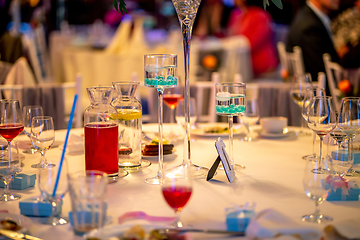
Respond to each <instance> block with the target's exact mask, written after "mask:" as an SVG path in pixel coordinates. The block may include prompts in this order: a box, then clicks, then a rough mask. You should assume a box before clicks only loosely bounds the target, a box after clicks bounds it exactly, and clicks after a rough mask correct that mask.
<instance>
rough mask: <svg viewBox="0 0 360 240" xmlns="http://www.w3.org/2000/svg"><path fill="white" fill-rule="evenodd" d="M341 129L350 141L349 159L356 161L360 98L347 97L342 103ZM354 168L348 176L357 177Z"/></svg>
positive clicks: (339, 123) (359, 126)
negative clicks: (355, 151) (355, 145)
mask: <svg viewBox="0 0 360 240" xmlns="http://www.w3.org/2000/svg"><path fill="white" fill-rule="evenodd" d="M338 127H339V129H340V130H341V131H342V132H343V133H345V134H346V136H347V138H348V140H349V144H348V147H349V149H350V150H349V153H350V154H348V158H349V161H350V158H352V159H354V156H353V154H354V152H353V139H354V137H355V136H356V135H358V134H359V133H360V98H359V97H345V98H343V99H342V101H341V107H340V113H339V119H338ZM357 175H358V172H355V171H354V170H353V169H352V168H351V169H350V170H349V172H348V176H357Z"/></svg>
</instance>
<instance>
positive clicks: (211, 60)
mask: <svg viewBox="0 0 360 240" xmlns="http://www.w3.org/2000/svg"><path fill="white" fill-rule="evenodd" d="M202 64H203V66H204V67H206V68H207V69H210V70H215V68H216V66H217V65H218V60H217V58H216V57H215V56H214V55H210V54H209V55H206V56H205V57H204V58H203V59H202Z"/></svg>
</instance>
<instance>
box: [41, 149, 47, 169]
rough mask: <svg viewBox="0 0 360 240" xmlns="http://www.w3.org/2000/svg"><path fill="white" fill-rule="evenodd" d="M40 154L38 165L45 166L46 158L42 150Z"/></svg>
mask: <svg viewBox="0 0 360 240" xmlns="http://www.w3.org/2000/svg"><path fill="white" fill-rule="evenodd" d="M40 154H41V158H40V165H46V164H47V162H46V158H45V151H44V150H42V151H40Z"/></svg>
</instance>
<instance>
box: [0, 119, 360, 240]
mask: <svg viewBox="0 0 360 240" xmlns="http://www.w3.org/2000/svg"><path fill="white" fill-rule="evenodd" d="M143 129H144V130H145V131H154V132H157V124H149V125H147V124H144V126H143ZM175 129H177V131H178V132H181V133H182V131H183V130H182V129H180V128H179V126H175ZM168 130H169V125H165V131H168ZM65 133H66V131H65V130H59V131H56V141H57V142H58V141H60V142H61V141H64V140H65ZM71 133H74V134H77V135H80V134H81V133H83V129H73V130H71ZM239 139H240V138H239V136H238V135H236V136H235V137H234V157H235V162H237V163H240V164H244V165H245V166H246V169H244V170H242V171H240V172H236V180H235V181H234V182H233V183H231V184H230V183H228V182H222V181H221V180H223V179H226V178H224V173H222V172H221V171H220V170H219V171H218V175H217V176H216V177H215V179H218V180H219V181H210V182H207V181H206V180H204V179H196V180H194V182H193V195H192V196H191V199H190V201H189V202H188V204H187V205H186V206H185V208H184V210H183V212H182V214H181V219H182V221H183V222H184V223H185V224H186V225H191V226H193V227H197V228H215V229H226V216H225V208H228V207H232V206H234V204H235V205H241V204H244V203H246V202H256V209H255V210H256V212H260V211H261V210H264V209H268V208H271V209H274V210H276V211H277V212H279V213H281V214H283V215H284V216H285V217H287V218H289V219H291V220H292V221H293V222H294V223H296V224H298V226H299V227H300V228H301V227H306V226H311V227H312V228H314V229H316V230H317V231H319V232H321V231H322V229H323V228H324V227H325V226H326V225H325V224H312V223H305V222H302V221H301V217H302V216H303V215H305V214H309V213H312V212H314V210H315V203H314V201H313V200H310V199H309V198H308V197H307V196H306V195H305V192H304V190H303V186H302V177H303V171H304V166H305V162H304V160H302V158H301V157H302V156H303V155H306V154H309V153H311V152H312V136H308V137H299V138H297V137H294V136H290V137H288V138H280V139H260V140H259V141H256V142H250V143H248V142H241V141H240V140H239ZM15 140H18V141H20V140H27V141H28V138H27V137H26V136H19V137H17V138H16V139H15ZM214 141H215V139H214V138H199V137H198V138H194V141H192V143H191V153H192V155H191V156H192V157H191V159H192V161H193V163H195V164H198V165H202V166H205V167H208V168H210V167H211V165H212V163H213V162H214V161H215V159H216V157H217V152H216V149H215V147H214ZM224 142H225V144H228V139H227V138H226V137H224ZM175 149H176V154H177V156H176V158H174V159H172V160H167V159H166V158H165V161H164V163H165V164H171V165H174V166H175V165H178V164H180V163H181V162H182V153H183V144H182V141H179V142H178V143H177V144H176V145H175ZM46 156H47V158H60V156H61V147H58V148H53V149H50V150H49V151H48V153H47V154H46ZM66 157H67V159H68V162H69V166H70V172H73V171H77V170H81V169H84V165H85V160H84V154H78V155H70V154H67V155H66ZM39 159H40V155H39V154H35V155H28V154H27V155H26V158H25V160H24V164H25V166H24V170H23V171H24V172H29V171H31V172H36V169H33V168H31V167H30V166H31V164H33V163H37V162H38V161H39ZM151 162H152V165H151V166H150V167H149V168H145V169H143V170H142V171H140V172H136V173H131V174H130V175H128V176H127V177H125V178H123V179H120V180H119V181H118V182H117V183H114V184H109V185H108V188H107V195H106V201H107V203H108V207H109V208H108V215H111V216H112V217H113V221H112V224H117V218H118V217H119V216H121V215H122V214H124V213H126V212H129V211H143V212H146V213H147V214H149V215H153V216H164V217H173V216H174V212H173V210H172V209H171V208H170V207H169V206H168V205H167V204H166V202H165V200H164V199H163V196H162V194H161V191H160V187H159V186H157V185H149V184H146V183H145V182H144V179H146V178H148V177H152V176H155V175H156V173H157V170H158V164H157V161H156V160H154V161H153V160H151ZM353 180H357V181H359V178H353ZM12 191H13V192H19V193H21V195H22V199H26V198H29V197H34V196H38V195H39V194H40V191H39V189H38V187H37V185H36V186H35V187H34V188H30V189H27V190H23V191H16V190H12ZM18 206H19V201H15V202H1V203H0V210H4V209H6V210H8V211H9V212H10V213H20V210H19V207H18ZM70 209H71V206H70V199H69V194H68V193H67V194H66V195H65V198H64V204H63V215H64V216H67V214H68V212H69V211H70ZM320 209H321V212H322V213H323V214H326V215H330V216H332V217H333V218H334V222H332V224H333V225H335V226H336V223H337V222H342V221H346V220H348V219H352V218H360V202H359V201H356V202H327V201H325V202H323V203H322V204H321V205H320ZM32 220H33V222H34V224H33V226H32V227H31V228H30V233H31V234H32V235H34V236H37V237H40V238H43V239H54V240H55V239H68V240H71V239H82V238H81V237H79V236H75V235H74V234H73V232H72V227H71V225H70V224H67V225H63V226H55V227H53V226H46V225H41V224H39V223H38V219H37V218H32ZM132 223H141V224H145V223H147V222H146V221H144V220H132V221H127V222H125V223H124V224H132ZM157 224H158V223H157ZM164 225H166V224H164ZM191 235H192V236H193V237H194V239H210V238H211V239H225V237H223V236H218V235H201V234H191Z"/></svg>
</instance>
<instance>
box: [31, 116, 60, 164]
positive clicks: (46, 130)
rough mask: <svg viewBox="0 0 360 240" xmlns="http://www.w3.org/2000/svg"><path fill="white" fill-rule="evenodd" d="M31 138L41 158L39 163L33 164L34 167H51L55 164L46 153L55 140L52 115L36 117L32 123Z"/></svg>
mask: <svg viewBox="0 0 360 240" xmlns="http://www.w3.org/2000/svg"><path fill="white" fill-rule="evenodd" d="M30 139H31V142H32V144H33V145H34V147H35V148H36V149H37V150H39V151H40V153H41V159H40V162H39V163H37V164H33V165H31V167H33V168H50V167H54V166H55V165H54V164H50V163H48V162H47V160H46V157H45V153H46V151H47V150H49V148H50V147H51V145H52V144H53V143H54V141H55V130H54V122H53V119H52V117H50V116H39V117H34V118H33V120H32V123H31V134H30Z"/></svg>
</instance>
